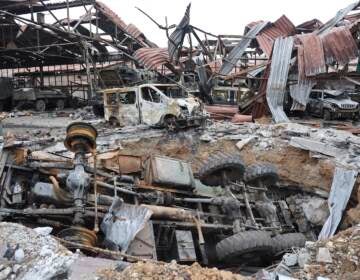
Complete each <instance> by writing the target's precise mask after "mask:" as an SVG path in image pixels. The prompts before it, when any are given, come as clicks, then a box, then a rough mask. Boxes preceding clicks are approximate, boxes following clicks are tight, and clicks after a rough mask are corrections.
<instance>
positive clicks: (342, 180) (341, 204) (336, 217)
mask: <svg viewBox="0 0 360 280" xmlns="http://www.w3.org/2000/svg"><path fill="white" fill-rule="evenodd" d="M357 175H358V171H357V170H348V169H344V168H342V167H336V169H335V174H334V178H333V182H332V185H331V191H330V196H329V199H328V205H329V210H330V215H329V217H328V219H327V220H326V222H325V224H324V226H323V228H322V230H321V232H320V234H319V240H321V239H328V238H330V237H331V236H333V235H334V234H335V232H336V230H337V228H338V226H339V224H340V221H341V219H342V217H343V213H344V211H345V209H346V206H347V204H348V201H349V199H350V195H351V192H352V190H353V188H354V184H355V181H356V177H357Z"/></svg>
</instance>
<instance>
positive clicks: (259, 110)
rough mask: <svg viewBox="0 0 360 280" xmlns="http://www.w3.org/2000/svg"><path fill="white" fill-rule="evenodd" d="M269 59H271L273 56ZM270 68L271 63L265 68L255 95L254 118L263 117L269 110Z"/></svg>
mask: <svg viewBox="0 0 360 280" xmlns="http://www.w3.org/2000/svg"><path fill="white" fill-rule="evenodd" d="M269 60H271V56H270V58H269ZM270 70H271V64H270V63H269V64H268V65H267V66H266V68H265V71H264V75H263V77H262V80H261V82H260V86H259V91H258V94H257V95H256V96H255V99H254V100H253V102H252V104H253V107H252V110H251V115H252V116H253V118H254V119H257V118H261V117H262V116H263V115H265V113H266V112H268V106H267V105H266V88H267V83H268V79H269V75H270Z"/></svg>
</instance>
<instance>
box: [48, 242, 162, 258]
mask: <svg viewBox="0 0 360 280" xmlns="http://www.w3.org/2000/svg"><path fill="white" fill-rule="evenodd" d="M55 239H57V240H58V241H59V242H60V243H62V244H64V246H66V245H68V246H71V247H72V248H74V247H75V248H78V249H83V250H89V251H91V252H96V253H100V254H102V255H106V256H111V257H112V258H115V259H119V260H123V259H124V258H126V260H127V261H128V262H138V261H141V262H143V261H145V259H143V258H139V257H134V256H131V255H127V254H124V253H121V252H118V251H111V250H106V249H101V248H98V247H93V246H89V245H84V244H80V243H75V242H71V241H68V240H64V239H61V238H58V237H55ZM146 262H153V263H160V262H158V261H156V260H152V259H146Z"/></svg>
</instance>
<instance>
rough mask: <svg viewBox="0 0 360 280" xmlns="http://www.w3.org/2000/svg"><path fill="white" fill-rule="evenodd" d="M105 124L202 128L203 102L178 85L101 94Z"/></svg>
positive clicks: (126, 89) (171, 128)
mask: <svg viewBox="0 0 360 280" xmlns="http://www.w3.org/2000/svg"><path fill="white" fill-rule="evenodd" d="M102 94H103V99H104V112H105V120H106V121H108V122H110V123H111V124H113V125H120V126H127V125H136V124H147V125H151V126H162V127H166V128H168V129H170V130H176V129H177V128H180V127H189V126H200V125H202V124H203V123H204V120H205V119H206V113H205V111H204V109H203V104H202V102H201V101H200V100H199V99H197V98H196V97H194V96H192V95H191V94H189V93H187V92H186V91H184V89H182V88H181V87H179V86H178V85H176V84H143V85H140V86H134V87H123V88H113V89H106V90H103V91H102Z"/></svg>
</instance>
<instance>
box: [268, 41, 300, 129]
mask: <svg viewBox="0 0 360 280" xmlns="http://www.w3.org/2000/svg"><path fill="white" fill-rule="evenodd" d="M293 45H294V39H293V37H287V38H278V39H276V41H275V44H274V50H273V54H272V60H271V70H270V76H269V80H268V84H267V89H266V99H267V102H268V105H269V108H270V111H271V113H272V116H273V118H274V120H275V122H276V123H280V122H288V121H289V119H288V117H287V116H286V114H285V112H284V108H283V103H284V94H285V90H286V84H287V79H288V75H289V70H290V62H291V53H292V50H293Z"/></svg>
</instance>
